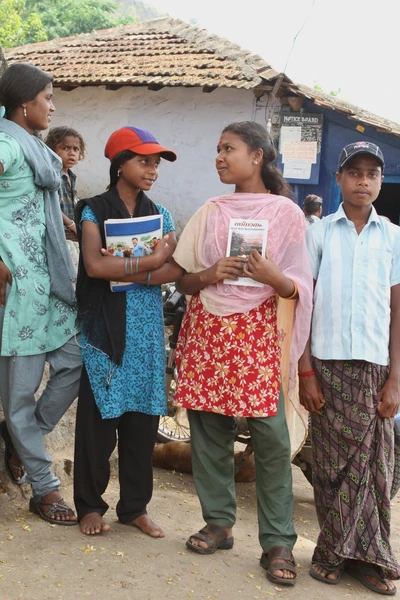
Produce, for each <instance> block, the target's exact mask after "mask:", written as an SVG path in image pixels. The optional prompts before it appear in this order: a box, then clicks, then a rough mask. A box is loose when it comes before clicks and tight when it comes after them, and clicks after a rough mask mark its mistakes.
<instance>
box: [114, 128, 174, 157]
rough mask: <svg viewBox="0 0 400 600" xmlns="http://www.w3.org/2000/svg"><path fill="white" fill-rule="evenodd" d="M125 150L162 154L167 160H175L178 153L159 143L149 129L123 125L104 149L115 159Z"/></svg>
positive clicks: (144, 153) (137, 152)
mask: <svg viewBox="0 0 400 600" xmlns="http://www.w3.org/2000/svg"><path fill="white" fill-rule="evenodd" d="M124 150H131V151H132V152H136V154H143V155H146V154H160V155H161V156H162V158H165V160H169V161H170V162H174V160H176V158H177V157H176V154H175V152H173V151H172V150H168V148H164V146H161V144H159V143H158V141H157V140H156V138H155V137H154V135H153V134H152V133H150V131H147V129H139V127H121V129H117V131H114V133H112V134H111V136H110V137H109V139H108V142H107V144H106V147H105V150H104V156H105V157H106V158H108V159H109V160H113V158H114V157H115V156H117V154H120V153H121V152H123V151H124Z"/></svg>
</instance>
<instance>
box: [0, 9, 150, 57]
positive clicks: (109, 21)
mask: <svg viewBox="0 0 400 600" xmlns="http://www.w3.org/2000/svg"><path fill="white" fill-rule="evenodd" d="M117 10H118V4H117V3H116V2H113V0H0V23H1V26H0V46H3V48H10V47H13V46H22V45H23V44H28V43H31V42H41V41H45V40H52V39H54V38H61V37H68V36H71V35H77V34H79V33H88V32H90V31H93V30H94V29H97V30H99V29H108V28H111V27H116V26H117V25H127V24H128V23H136V22H137V21H138V19H137V17H136V13H135V11H134V6H133V7H131V9H130V11H129V12H128V11H127V12H126V13H125V14H123V13H120V14H117Z"/></svg>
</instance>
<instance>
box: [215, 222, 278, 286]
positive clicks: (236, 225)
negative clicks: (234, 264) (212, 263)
mask: <svg viewBox="0 0 400 600" xmlns="http://www.w3.org/2000/svg"><path fill="white" fill-rule="evenodd" d="M267 239H268V221H264V220H260V221H256V220H251V219H231V220H230V223H229V233H228V246H227V249H226V256H236V257H238V258H248V256H249V254H251V251H252V250H253V249H255V250H257V251H258V252H259V253H260V254H261V256H265V253H266V250H267ZM224 283H227V284H229V285H248V286H254V287H262V286H263V285H264V284H263V283H260V282H259V281H254V279H250V278H249V277H245V276H243V277H239V279H237V280H233V279H224Z"/></svg>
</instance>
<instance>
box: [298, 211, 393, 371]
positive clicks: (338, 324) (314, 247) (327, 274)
mask: <svg viewBox="0 0 400 600" xmlns="http://www.w3.org/2000/svg"><path fill="white" fill-rule="evenodd" d="M307 246H308V250H309V253H310V261H311V269H312V273H313V278H314V279H315V280H316V282H317V283H316V286H315V292H314V312H313V318H312V338H311V353H312V355H313V356H315V357H316V358H319V359H325V360H365V361H368V362H372V363H376V364H379V365H387V364H388V362H389V334H390V295H391V292H390V288H391V287H392V286H394V285H397V284H398V283H400V227H398V226H397V225H393V224H392V223H389V222H388V221H386V220H385V219H383V218H382V217H379V216H378V215H377V213H376V210H375V209H374V208H373V207H372V210H371V214H370V217H369V219H368V223H367V224H366V226H365V227H364V229H363V230H362V231H361V233H360V234H359V235H358V234H357V231H356V229H355V227H354V223H353V222H352V221H349V219H348V218H347V217H346V214H345V212H344V210H343V206H342V205H340V207H339V209H338V211H337V212H336V213H334V214H332V215H328V216H327V217H325V218H324V219H322V220H321V221H319V222H318V223H314V224H313V226H312V227H309V228H308V230H307Z"/></svg>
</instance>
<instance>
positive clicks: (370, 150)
mask: <svg viewBox="0 0 400 600" xmlns="http://www.w3.org/2000/svg"><path fill="white" fill-rule="evenodd" d="M357 154H369V155H371V156H373V157H374V158H376V159H377V160H378V161H379V162H380V163H381V166H382V171H383V169H384V168H385V160H384V158H383V154H382V150H381V149H380V148H379V146H377V145H376V144H373V143H372V142H354V143H353V144H348V145H347V146H345V147H344V148H343V150H342V151H341V153H340V156H339V165H338V168H339V169H341V168H342V167H344V165H345V164H346V163H347V162H348V161H349V160H350V159H351V158H353V157H354V156H357Z"/></svg>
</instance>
